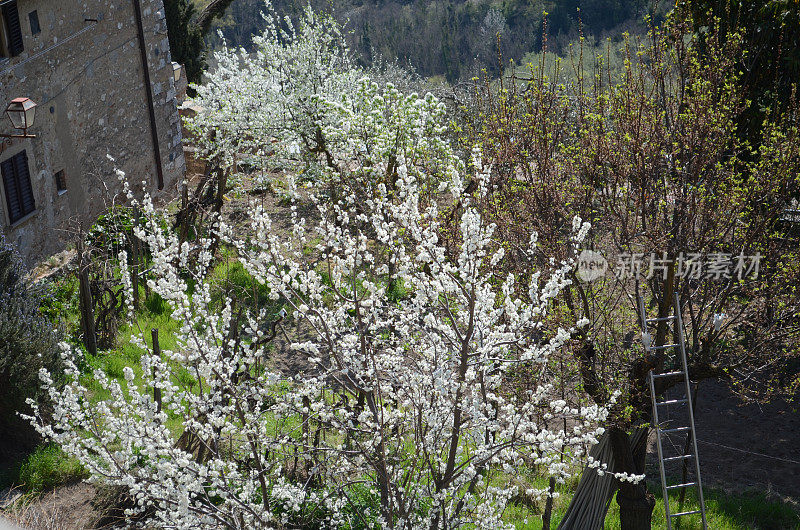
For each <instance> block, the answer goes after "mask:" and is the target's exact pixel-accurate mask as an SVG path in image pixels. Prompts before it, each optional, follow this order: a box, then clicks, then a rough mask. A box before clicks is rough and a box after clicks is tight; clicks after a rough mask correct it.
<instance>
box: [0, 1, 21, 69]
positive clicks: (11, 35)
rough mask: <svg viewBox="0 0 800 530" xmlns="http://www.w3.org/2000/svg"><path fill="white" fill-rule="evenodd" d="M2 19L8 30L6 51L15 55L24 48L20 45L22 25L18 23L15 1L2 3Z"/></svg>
mask: <svg viewBox="0 0 800 530" xmlns="http://www.w3.org/2000/svg"><path fill="white" fill-rule="evenodd" d="M3 20H5V22H6V30H8V43H9V46H8V51H9V53H11V56H12V57H15V56H17V55H19V54H20V53H22V50H24V49H25V47H24V46H23V45H22V26H21V25H20V23H19V11H17V3H16V2H11V3H8V4H3Z"/></svg>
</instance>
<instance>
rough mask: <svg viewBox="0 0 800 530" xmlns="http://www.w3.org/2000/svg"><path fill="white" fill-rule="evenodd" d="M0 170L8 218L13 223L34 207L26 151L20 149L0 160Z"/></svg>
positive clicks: (34, 202)
mask: <svg viewBox="0 0 800 530" xmlns="http://www.w3.org/2000/svg"><path fill="white" fill-rule="evenodd" d="M0 172H2V174H3V188H4V190H5V195H6V206H7V207H8V220H9V222H10V223H11V224H14V223H16V222H17V221H19V220H20V219H22V218H23V217H25V216H26V215H28V214H29V213H31V212H33V211H34V210H35V209H36V201H34V199H33V187H32V186H31V176H30V172H29V170H28V155H27V153H26V152H25V151H22V152H21V153H17V154H16V155H14V156H12V157H11V158H9V159H8V160H4V161H3V162H0Z"/></svg>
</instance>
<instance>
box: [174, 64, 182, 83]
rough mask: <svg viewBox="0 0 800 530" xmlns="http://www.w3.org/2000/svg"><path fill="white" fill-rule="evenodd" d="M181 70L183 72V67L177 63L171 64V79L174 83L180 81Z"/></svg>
mask: <svg viewBox="0 0 800 530" xmlns="http://www.w3.org/2000/svg"><path fill="white" fill-rule="evenodd" d="M181 70H183V66H181V65H180V64H179V63H175V62H173V63H172V78H173V79H175V82H176V83H177V82H178V81H180V80H181Z"/></svg>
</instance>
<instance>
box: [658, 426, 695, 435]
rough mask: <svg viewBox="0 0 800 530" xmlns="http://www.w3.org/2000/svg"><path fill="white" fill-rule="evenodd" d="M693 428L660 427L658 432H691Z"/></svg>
mask: <svg viewBox="0 0 800 530" xmlns="http://www.w3.org/2000/svg"><path fill="white" fill-rule="evenodd" d="M691 430H692V428H691V427H673V428H672V429H658V432H660V433H662V434H669V433H673V432H689V431H691Z"/></svg>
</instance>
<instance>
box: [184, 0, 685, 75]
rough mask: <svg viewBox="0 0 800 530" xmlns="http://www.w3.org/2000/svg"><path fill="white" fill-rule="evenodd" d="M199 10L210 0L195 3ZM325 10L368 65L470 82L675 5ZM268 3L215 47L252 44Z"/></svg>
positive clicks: (225, 27)
mask: <svg viewBox="0 0 800 530" xmlns="http://www.w3.org/2000/svg"><path fill="white" fill-rule="evenodd" d="M193 1H194V2H195V4H196V7H197V9H198V10H199V9H202V8H204V7H205V6H206V5H207V4H208V3H209V2H208V0H193ZM310 3H311V5H312V7H314V9H315V10H317V11H319V12H325V11H328V12H331V13H332V14H333V15H334V17H335V18H336V19H337V20H338V21H339V22H340V23H342V24H343V25H344V27H345V30H346V31H347V32H348V33H347V40H348V45H349V46H350V48H351V49H352V50H354V51H355V52H356V54H357V56H358V57H359V59H360V60H361V61H362V62H363V65H364V66H371V65H372V64H373V63H374V62H375V61H376V60H388V61H393V60H397V61H398V62H399V63H400V64H402V65H404V66H412V67H413V68H414V69H415V70H416V71H417V72H418V73H419V74H420V75H422V76H423V77H433V76H443V77H444V78H445V79H446V80H447V81H448V82H450V83H453V82H456V81H458V80H463V79H469V78H471V77H472V76H474V75H476V74H478V73H479V72H480V71H481V70H483V69H486V71H487V73H488V74H489V75H490V76H497V75H498V74H499V69H500V64H501V61H499V60H498V43H499V51H500V52H501V54H502V63H504V64H505V65H508V62H509V60H514V61H515V62H517V63H520V62H523V63H524V62H526V55H528V54H529V53H531V52H539V51H541V50H542V46H543V35H545V34H546V35H548V40H547V46H548V49H549V50H551V51H554V52H556V53H557V54H563V53H564V52H565V48H566V46H567V44H568V43H570V42H574V41H575V40H577V38H578V36H579V34H580V35H582V36H584V37H586V38H587V40H588V42H587V43H586V44H588V45H590V46H593V45H601V44H602V42H603V41H604V40H605V39H606V38H612V40H614V41H619V40H620V39H621V38H622V34H623V32H629V33H631V34H637V33H643V32H644V31H646V29H647V28H646V25H645V19H646V16H647V15H649V16H650V17H651V19H652V20H653V21H654V22H655V23H656V24H658V23H660V22H661V21H662V20H663V18H664V16H665V15H666V13H667V11H668V9H669V8H671V3H669V2H664V1H654V2H647V1H645V0H532V1H531V0H506V1H502V2H498V1H494V0H470V1H458V0H457V1H452V0H447V1H444V0H433V1H421V0H417V1H414V0H411V1H408V0H312V1H311V2H310ZM273 5H274V7H275V8H276V11H277V12H279V13H287V14H292V16H293V17H296V16H297V15H299V14H300V12H301V11H302V9H303V8H304V7H305V5H306V2H305V1H302V0H278V1H276V2H273ZM261 11H263V0H236V1H234V2H233V3H232V4H231V5H230V7H229V8H228V9H227V11H226V14H225V16H224V17H221V18H219V19H217V20H215V21H214V22H213V23H212V26H211V28H210V29H211V31H209V34H208V35H209V36H208V37H207V39H208V41H209V43H210V44H211V47H212V48H215V47H218V46H219V45H220V43H221V40H220V37H219V35H220V33H221V35H222V37H223V38H224V39H225V40H226V41H227V42H228V44H229V45H235V46H244V47H245V48H248V47H249V46H250V45H251V44H252V42H251V39H252V36H253V35H254V34H259V33H260V32H261V31H262V30H263V29H264V20H263V18H262V17H261Z"/></svg>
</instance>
